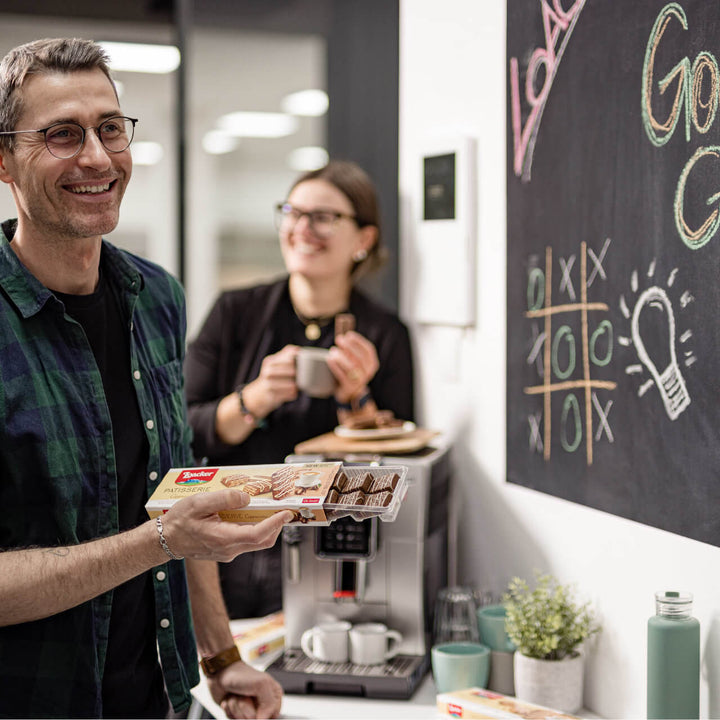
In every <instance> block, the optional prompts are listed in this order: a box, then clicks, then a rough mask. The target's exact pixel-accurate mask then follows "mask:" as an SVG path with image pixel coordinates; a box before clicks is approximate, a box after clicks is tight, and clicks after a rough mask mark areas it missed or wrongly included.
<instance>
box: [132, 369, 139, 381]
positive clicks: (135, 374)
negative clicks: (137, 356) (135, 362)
mask: <svg viewBox="0 0 720 720" xmlns="http://www.w3.org/2000/svg"><path fill="white" fill-rule="evenodd" d="M133 377H134V378H135V379H136V380H139V379H140V371H139V370H136V371H135V372H134V373H133Z"/></svg>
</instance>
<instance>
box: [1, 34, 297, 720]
mask: <svg viewBox="0 0 720 720" xmlns="http://www.w3.org/2000/svg"><path fill="white" fill-rule="evenodd" d="M137 122H138V121H137V120H136V119H135V118H131V117H127V116H125V115H123V113H122V111H121V109H120V106H119V103H118V98H117V94H116V92H115V87H114V85H113V82H112V80H111V77H110V74H109V71H108V66H107V57H106V56H105V55H104V53H103V51H102V49H101V48H100V47H98V46H97V45H96V44H94V43H92V42H89V41H85V40H77V39H74V40H66V39H51V40H40V41H36V42H34V43H29V44H27V45H23V46H21V47H19V48H16V49H14V50H12V51H11V52H10V53H8V55H7V56H6V57H5V58H4V59H3V60H2V63H0V180H1V181H2V182H4V183H6V184H7V185H8V187H9V188H10V191H11V192H12V195H13V198H14V200H15V205H16V208H17V219H12V220H7V221H5V222H4V223H2V226H1V227H2V232H0V507H2V508H3V513H2V516H0V679H1V682H0V684H1V685H2V690H0V717H15V718H18V717H24V718H30V717H63V718H68V717H78V718H79V717H125V718H131V717H143V718H155V717H165V716H166V715H167V714H168V713H169V712H170V704H171V705H172V706H173V707H174V710H175V711H176V712H179V711H182V710H184V709H185V708H187V707H188V705H189V702H190V694H189V690H190V688H191V687H192V686H193V685H194V684H196V683H197V681H198V659H197V654H198V651H199V652H200V654H201V655H202V656H203V668H204V670H205V672H206V674H208V676H209V680H208V682H209V685H210V688H211V691H212V693H213V696H214V697H215V699H216V700H217V701H218V702H220V703H222V705H223V707H224V708H225V709H226V712H227V713H228V714H229V715H230V716H235V717H274V716H276V715H277V714H278V713H279V711H280V703H281V697H282V692H281V689H280V686H279V685H278V684H277V683H276V682H275V681H274V680H273V679H272V678H271V677H270V676H268V675H266V674H264V673H260V672H257V671H255V670H253V669H252V668H250V667H248V666H247V665H245V664H244V663H243V662H241V661H240V659H239V655H238V653H237V649H236V647H235V644H234V642H233V638H232V635H231V633H230V629H229V625H228V619H227V613H226V612H225V607H224V605H223V602H222V596H221V594H220V591H219V584H218V580H217V570H216V565H215V562H208V561H218V560H220V561H228V560H231V559H232V558H234V557H235V556H237V555H238V554H240V553H243V552H249V551H253V550H258V549H263V548H267V547H269V546H271V545H272V544H273V543H274V542H275V540H276V539H277V536H278V534H279V532H280V530H281V528H282V526H283V524H284V523H285V522H287V521H288V520H289V519H290V518H291V515H290V514H289V513H287V512H283V513H278V514H277V515H275V516H273V517H272V518H269V519H267V520H265V521H263V522H262V523H258V524H257V525H254V526H240V525H233V524H232V523H225V522H222V521H220V520H219V518H218V515H217V513H218V511H220V510H222V509H227V508H234V507H242V506H244V505H246V504H247V503H248V501H249V498H248V496H247V495H246V494H245V493H242V492H238V491H236V490H227V491H225V492H222V493H213V494H212V495H208V496H206V497H203V496H197V497H193V498H188V499H186V500H183V501H181V502H179V503H177V504H176V505H175V506H174V507H173V509H171V510H170V511H168V513H167V514H166V515H164V516H163V518H161V519H160V520H159V521H150V520H148V519H147V514H146V513H145V510H144V504H145V502H146V500H147V498H148V496H149V494H150V493H152V491H153V490H154V488H155V487H156V486H157V484H158V482H159V481H160V480H161V479H162V477H163V475H164V474H165V472H166V471H167V470H168V469H169V468H171V467H179V466H186V465H190V464H192V453H191V450H190V430H189V428H188V425H187V421H186V409H185V401H184V397H183V386H182V361H183V354H184V347H185V303H184V297H183V292H182V289H181V287H180V286H179V284H178V283H177V282H176V281H175V280H174V279H173V278H172V277H171V276H170V275H169V274H168V273H167V272H165V271H164V270H162V269H161V268H160V267H158V266H157V265H154V264H152V263H150V262H148V261H146V260H144V259H142V258H139V257H136V256H134V255H131V254H129V253H126V252H123V251H121V250H118V249H117V248H114V247H113V246H112V245H111V244H110V243H108V242H107V241H105V240H103V235H104V234H106V233H108V232H110V231H111V230H112V229H113V228H114V227H115V226H116V224H117V222H118V217H119V212H120V203H121V201H122V197H123V194H124V193H125V189H126V187H127V184H128V182H129V180H130V176H131V172H132V158H131V155H130V144H131V142H132V139H133V134H134V129H135V124H136V123H137ZM184 558H188V559H187V560H184ZM190 600H191V601H192V617H191V607H190ZM193 621H194V627H195V633H194V632H193ZM196 641H197V646H196Z"/></svg>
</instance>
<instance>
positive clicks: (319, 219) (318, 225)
mask: <svg viewBox="0 0 720 720" xmlns="http://www.w3.org/2000/svg"><path fill="white" fill-rule="evenodd" d="M303 216H305V217H306V218H307V219H308V224H309V225H310V229H311V230H312V231H313V232H314V233H315V234H316V235H317V236H318V237H329V236H330V235H332V234H333V233H334V232H335V227H336V225H337V224H338V222H339V221H340V220H342V219H343V218H347V219H348V220H355V221H357V218H356V217H355V215H348V214H347V213H341V212H335V211H334V210H307V211H305V210H299V209H298V208H296V207H293V206H292V205H290V203H278V204H277V205H276V206H275V225H276V226H277V229H278V230H279V231H280V232H292V231H293V229H294V228H295V225H297V223H298V222H299V221H300V218H301V217H303Z"/></svg>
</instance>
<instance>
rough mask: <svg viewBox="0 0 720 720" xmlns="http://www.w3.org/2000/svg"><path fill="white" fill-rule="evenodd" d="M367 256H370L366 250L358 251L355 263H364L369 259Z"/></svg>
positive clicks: (354, 258) (355, 255)
mask: <svg viewBox="0 0 720 720" xmlns="http://www.w3.org/2000/svg"><path fill="white" fill-rule="evenodd" d="M367 255H368V254H367V250H365V249H364V248H360V250H358V251H357V252H356V253H355V254H354V255H353V260H354V261H355V262H362V261H363V260H364V259H365V258H366V257H367Z"/></svg>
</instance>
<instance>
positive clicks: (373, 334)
mask: <svg viewBox="0 0 720 720" xmlns="http://www.w3.org/2000/svg"><path fill="white" fill-rule="evenodd" d="M276 217H277V226H278V231H279V237H280V246H281V250H282V255H283V260H284V263H285V268H286V270H287V275H286V276H284V277H283V278H281V279H279V280H277V281H275V282H272V283H269V284H263V285H258V286H255V287H250V288H244V289H238V290H232V291H228V292H224V293H222V294H221V295H220V297H219V298H218V300H217V301H216V303H215V305H214V307H213V308H212V309H211V311H210V313H209V315H208V317H207V319H206V321H205V323H204V325H203V327H202V328H201V330H200V332H199V334H198V336H197V338H196V339H195V340H194V342H193V343H191V345H190V346H189V348H188V352H187V357H186V362H185V382H186V392H187V399H188V406H189V418H190V423H191V425H192V428H193V431H194V446H193V449H194V453H195V457H196V458H197V460H198V461H199V462H200V461H207V463H208V464H210V465H251V464H265V463H281V462H284V460H285V458H286V457H287V456H288V455H289V454H291V453H292V452H293V450H294V448H295V446H296V445H297V444H298V443H299V442H302V441H303V440H307V439H309V438H312V437H315V436H317V435H321V434H323V433H326V432H330V431H332V430H333V429H334V428H335V427H336V426H337V425H338V417H340V420H341V421H342V419H343V417H344V416H346V415H347V413H348V411H349V410H350V409H351V408H352V409H353V411H357V410H358V409H362V408H363V407H364V406H366V405H369V406H373V404H374V405H375V406H377V408H380V409H382V410H389V411H391V412H392V413H393V414H394V415H395V417H396V418H399V419H402V420H413V419H414V404H413V363H412V354H411V347H410V338H409V334H408V331H407V328H406V327H405V325H404V324H403V323H402V322H401V321H400V319H399V318H398V317H397V315H396V314H395V313H394V312H392V311H390V310H388V309H386V308H384V307H383V306H382V305H380V304H379V303H377V302H375V301H373V300H371V299H370V298H369V297H368V296H367V295H365V294H364V293H363V292H361V291H360V290H358V289H357V288H356V287H355V282H356V280H357V279H358V278H359V277H361V276H362V275H363V274H365V273H366V272H369V271H372V270H375V269H377V268H378V267H379V266H380V264H381V261H382V256H383V248H382V245H381V237H380V223H379V220H380V219H379V212H378V203H377V197H376V191H375V188H374V185H373V183H372V181H371V180H370V178H369V177H368V176H367V174H366V173H365V172H364V171H363V170H362V169H361V168H360V167H358V166H357V165H356V164H354V163H351V162H346V161H338V160H335V161H331V162H329V163H328V164H327V165H326V166H325V167H323V168H321V169H319V170H314V171H311V172H308V173H305V174H304V175H302V176H301V177H300V178H299V179H298V180H296V182H295V183H294V185H293V186H292V188H291V189H290V193H289V194H288V197H287V200H286V201H285V202H284V203H282V204H280V205H278V207H277V214H276ZM342 313H351V314H352V315H354V317H355V322H356V329H355V331H350V332H347V333H343V334H342V335H341V336H338V337H335V318H336V316H337V315H338V314H342ZM302 346H312V347H321V348H329V350H330V352H329V355H328V365H329V367H330V369H331V370H332V372H333V374H334V375H335V378H336V380H337V387H336V390H335V394H334V396H333V397H330V398H327V399H319V398H312V397H309V396H308V395H306V394H304V393H302V392H300V391H299V390H298V387H297V384H296V381H295V356H296V355H297V352H298V350H299V348H300V347H302ZM280 551H281V546H280V543H276V545H275V547H273V548H270V549H269V550H267V551H261V552H255V553H248V554H247V555H242V556H239V557H238V559H237V560H236V561H233V562H232V563H229V564H225V565H222V564H221V565H220V577H221V582H222V586H223V593H224V596H225V601H226V603H227V606H228V611H229V613H230V617H232V618H242V617H257V616H262V615H265V614H267V613H270V612H275V611H277V610H280V609H281V607H282V584H281V568H280Z"/></svg>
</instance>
